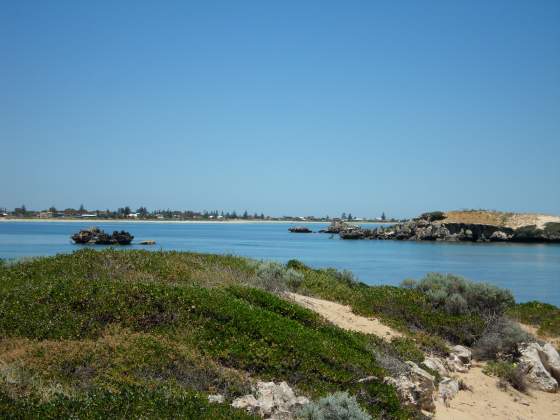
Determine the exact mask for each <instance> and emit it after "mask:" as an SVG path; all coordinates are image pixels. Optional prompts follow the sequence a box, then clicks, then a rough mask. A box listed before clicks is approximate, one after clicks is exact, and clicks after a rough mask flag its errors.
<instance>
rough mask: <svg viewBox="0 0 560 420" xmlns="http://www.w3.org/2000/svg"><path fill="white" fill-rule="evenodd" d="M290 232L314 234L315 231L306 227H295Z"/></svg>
mask: <svg viewBox="0 0 560 420" xmlns="http://www.w3.org/2000/svg"><path fill="white" fill-rule="evenodd" d="M288 230H289V231H290V232H292V233H313V231H312V230H311V229H309V228H308V227H306V226H295V227H291V228H289V229H288Z"/></svg>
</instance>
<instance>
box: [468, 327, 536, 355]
mask: <svg viewBox="0 0 560 420" xmlns="http://www.w3.org/2000/svg"><path fill="white" fill-rule="evenodd" d="M529 341H535V339H534V338H533V337H532V336H531V335H530V334H528V333H526V332H525V331H523V330H522V329H521V328H520V327H519V325H517V323H516V322H514V321H511V320H510V319H508V318H506V317H500V318H498V319H496V320H495V321H493V322H490V323H489V325H488V327H487V328H486V330H485V331H484V333H483V335H482V337H480V338H479V339H478V340H477V341H476V343H475V344H474V348H473V354H474V356H475V357H476V358H477V359H481V360H496V359H498V360H508V359H509V360H513V359H515V358H516V357H517V355H518V346H519V344H520V343H523V342H529Z"/></svg>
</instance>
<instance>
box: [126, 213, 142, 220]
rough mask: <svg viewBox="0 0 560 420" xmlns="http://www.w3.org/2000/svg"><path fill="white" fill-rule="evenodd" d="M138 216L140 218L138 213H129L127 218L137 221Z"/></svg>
mask: <svg viewBox="0 0 560 420" xmlns="http://www.w3.org/2000/svg"><path fill="white" fill-rule="evenodd" d="M138 216H139V214H138V213H128V214H127V215H126V217H128V218H129V219H137V218H138Z"/></svg>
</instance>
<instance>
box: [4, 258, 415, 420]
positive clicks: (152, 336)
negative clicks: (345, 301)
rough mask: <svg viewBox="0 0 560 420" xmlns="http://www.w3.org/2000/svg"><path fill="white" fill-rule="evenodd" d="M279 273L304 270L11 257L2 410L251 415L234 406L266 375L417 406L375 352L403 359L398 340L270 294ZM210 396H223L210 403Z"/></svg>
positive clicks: (304, 387)
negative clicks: (404, 399) (344, 325)
mask: <svg viewBox="0 0 560 420" xmlns="http://www.w3.org/2000/svg"><path fill="white" fill-rule="evenodd" d="M285 281H288V282H293V284H292V286H290V287H294V288H297V287H301V286H302V283H305V281H306V280H305V276H304V275H302V274H300V273H299V272H298V271H297V270H287V269H286V268H285V267H281V268H280V267H279V265H276V264H262V263H261V264H259V263H256V262H252V261H249V260H246V259H242V258H237V257H229V256H216V255H200V254H190V253H176V252H142V251H114V250H106V251H101V252H97V251H93V250H82V251H79V252H76V253H74V254H71V255H58V256H56V257H49V258H40V259H36V260H31V261H25V262H20V263H16V264H5V263H4V264H3V265H2V266H1V267H0V338H1V340H0V413H2V417H3V418H54V417H70V416H74V417H79V418H102V417H103V418H105V417H117V418H118V417H122V418H124V417H126V418H130V417H138V416H142V417H145V418H165V417H173V418H176V417H182V418H228V419H229V418H246V417H248V415H247V414H246V413H244V412H242V411H239V410H235V409H233V408H231V407H230V406H229V405H228V402H231V399H232V398H234V397H236V396H240V395H243V394H246V393H247V391H248V390H249V388H250V384H251V382H252V381H254V380H256V379H263V380H274V381H281V380H285V381H287V382H288V383H289V384H290V385H291V386H293V387H294V388H295V389H296V390H297V392H299V393H302V394H304V395H307V396H309V397H311V398H314V399H316V398H319V397H322V396H325V395H327V394H329V393H332V392H336V391H349V393H350V394H352V395H354V396H356V397H357V400H358V402H359V403H360V404H361V406H362V407H363V408H364V409H365V410H366V411H368V412H369V413H370V414H371V415H373V416H376V417H384V418H410V417H413V416H415V415H416V413H414V412H413V411H410V410H409V409H405V408H403V407H402V406H401V405H400V403H399V401H398V398H397V395H396V392H395V390H394V388H392V387H391V386H389V385H386V384H384V383H383V381H382V378H383V377H384V376H385V375H386V374H387V372H386V371H385V369H384V368H383V367H381V365H380V363H378V361H377V360H376V357H375V354H379V352H385V353H390V354H394V355H396V356H392V357H395V358H396V359H395V360H396V361H397V362H398V355H399V354H401V353H402V349H401V348H397V347H398V346H397V345H396V344H395V345H394V346H391V345H387V344H384V343H382V342H381V340H379V339H376V338H375V337H371V336H366V335H361V334H357V333H350V332H346V331H343V330H341V329H339V328H337V327H334V326H332V325H330V324H327V323H325V322H323V321H322V320H321V319H319V318H318V316H316V315H315V314H314V313H313V312H310V311H308V310H306V309H303V308H301V307H299V306H297V305H295V304H292V303H289V302H287V301H286V300H283V299H281V298H280V297H278V296H277V295H275V294H273V293H270V292H267V291H265V290H263V289H274V290H279V289H281V288H283V287H285V283H284V282H285ZM256 287H259V288H256ZM400 347H402V345H401V346H400ZM369 376H372V377H374V379H373V380H370V381H367V382H364V383H359V382H358V380H359V379H362V378H365V377H369ZM213 393H220V394H222V395H224V396H225V397H226V402H225V403H223V404H209V403H208V400H207V396H208V394H213Z"/></svg>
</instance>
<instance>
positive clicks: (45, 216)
mask: <svg viewBox="0 0 560 420" xmlns="http://www.w3.org/2000/svg"><path fill="white" fill-rule="evenodd" d="M51 217H53V214H52V212H50V211H41V212H39V219H49V218H51Z"/></svg>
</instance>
